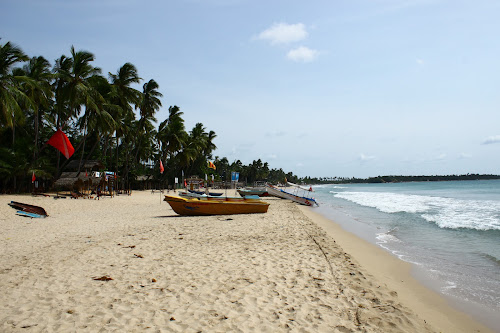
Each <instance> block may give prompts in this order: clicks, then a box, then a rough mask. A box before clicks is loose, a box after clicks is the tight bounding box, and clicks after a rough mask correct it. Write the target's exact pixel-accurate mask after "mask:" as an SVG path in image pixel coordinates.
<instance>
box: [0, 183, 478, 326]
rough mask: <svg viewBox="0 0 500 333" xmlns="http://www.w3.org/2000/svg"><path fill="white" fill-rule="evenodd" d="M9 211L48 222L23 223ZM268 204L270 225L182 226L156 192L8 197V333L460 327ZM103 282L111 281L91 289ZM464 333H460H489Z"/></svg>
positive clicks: (303, 219)
mask: <svg viewBox="0 0 500 333" xmlns="http://www.w3.org/2000/svg"><path fill="white" fill-rule="evenodd" d="M11 200H15V201H20V202H24V203H28V204H34V205H39V206H42V207H44V208H45V209H46V210H47V212H48V214H49V215H50V216H49V217H48V218H46V219H29V218H24V217H20V216H16V215H15V210H14V209H12V208H10V207H9V206H8V205H7V203H8V202H10V201H11ZM267 200H269V202H270V203H271V205H270V207H269V211H268V213H266V214H252V215H232V216H213V217H179V216H177V215H176V214H175V213H174V212H173V211H172V210H171V209H170V207H169V206H168V204H167V203H165V202H163V201H160V194H159V193H158V192H156V194H151V192H149V191H146V192H134V193H133V194H132V195H131V196H118V197H115V198H103V199H101V200H99V201H97V200H87V199H78V200H72V199H69V198H68V199H58V200H55V199H53V198H47V197H31V196H0V223H1V225H2V228H1V229H0V237H1V238H0V239H1V242H0V244H1V245H0V246H1V247H0V250H1V254H2V255H1V257H0V292H1V295H2V296H1V299H0V331H1V332H101V331H102V332H106V331H117V332H288V331H292V332H359V331H366V332H439V331H443V332H447V331H448V329H450V327H454V326H449V325H444V326H440V323H439V320H438V321H436V320H431V321H429V320H426V317H425V316H428V313H425V312H422V311H421V310H420V309H419V308H418V307H416V308H413V303H411V302H408V301H407V300H406V299H404V300H402V299H401V298H400V296H399V295H398V293H397V292H396V291H395V290H394V289H392V288H391V286H390V284H387V282H388V281H389V280H383V279H382V280H381V279H379V278H377V279H376V278H375V277H373V276H372V274H371V272H370V273H369V272H368V271H367V270H366V268H365V267H364V266H363V267H362V266H360V265H359V264H358V263H357V261H355V260H353V259H352V258H351V255H349V254H347V253H345V250H344V249H343V248H341V247H340V246H339V245H338V244H337V243H336V242H335V241H334V238H332V237H331V235H330V234H328V233H326V232H325V231H324V229H322V228H321V227H319V226H318V224H316V223H315V222H313V220H312V219H311V217H307V216H306V215H304V213H303V212H301V210H300V209H299V208H298V207H297V205H296V204H293V203H291V202H288V201H285V200H280V199H274V198H270V199H267ZM312 218H313V219H314V220H316V218H315V217H312ZM334 236H335V235H334ZM101 277H110V278H111V279H112V280H109V281H99V280H94V278H101ZM398 288H399V287H398ZM403 289H404V288H403ZM405 297H406V296H405ZM442 306H443V305H442V304H439V307H442ZM439 309H440V308H438V309H437V311H439ZM419 311H420V312H419ZM425 321H427V323H426V322H425ZM467 323H469V324H471V325H472V326H466V327H464V329H462V330H458V331H464V332H465V331H469V332H470V330H468V329H469V328H470V327H474V328H475V331H478V330H480V331H481V332H483V331H485V330H484V328H482V327H480V326H479V325H477V326H474V325H476V324H475V323H474V322H472V321H467ZM476 328H477V329H476Z"/></svg>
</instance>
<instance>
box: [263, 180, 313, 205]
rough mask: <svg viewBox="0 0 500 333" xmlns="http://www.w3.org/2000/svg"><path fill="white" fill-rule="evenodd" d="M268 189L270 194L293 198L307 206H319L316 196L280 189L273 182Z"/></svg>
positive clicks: (268, 185)
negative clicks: (301, 194)
mask: <svg viewBox="0 0 500 333" xmlns="http://www.w3.org/2000/svg"><path fill="white" fill-rule="evenodd" d="M266 189H267V192H268V193H269V195H272V196H275V197H278V198H282V199H288V200H292V201H294V202H297V203H299V204H301V205H306V206H314V205H316V206H319V204H318V203H317V202H316V200H314V198H311V197H306V196H300V195H297V194H294V193H291V192H288V191H285V190H283V189H280V188H278V187H276V186H273V185H271V184H267V185H266Z"/></svg>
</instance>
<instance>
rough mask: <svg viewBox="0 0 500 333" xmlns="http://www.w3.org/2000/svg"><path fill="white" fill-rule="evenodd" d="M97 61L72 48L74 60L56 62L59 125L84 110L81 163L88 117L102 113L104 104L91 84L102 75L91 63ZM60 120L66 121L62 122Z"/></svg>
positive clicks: (64, 59) (62, 58) (63, 57)
mask: <svg viewBox="0 0 500 333" xmlns="http://www.w3.org/2000/svg"><path fill="white" fill-rule="evenodd" d="M94 59H95V57H94V55H93V54H92V53H90V52H88V51H78V52H77V51H75V48H74V47H73V46H71V58H67V57H65V56H62V57H61V58H60V59H59V60H58V61H57V62H56V67H55V71H56V75H57V80H56V85H57V87H56V94H57V96H56V102H57V105H58V109H59V111H60V113H59V117H58V125H60V126H64V125H65V123H66V122H67V121H68V120H69V119H70V118H78V116H79V114H80V111H81V108H82V106H85V114H84V117H83V118H84V119H83V120H84V121H83V122H82V123H80V125H81V128H82V129H83V132H84V135H83V140H82V141H81V142H80V145H79V146H78V147H76V149H75V151H77V150H78V149H79V148H80V147H83V148H82V155H81V156H82V157H81V158H80V159H83V154H84V152H85V141H86V138H87V134H88V128H87V125H88V120H89V114H90V113H96V112H100V110H102V109H103V104H104V103H105V101H104V98H103V97H102V96H101V94H100V93H99V92H98V91H97V90H96V88H95V87H94V86H93V85H92V84H91V78H92V77H94V76H96V75H99V74H100V72H101V69H100V68H98V67H94V66H92V64H91V62H92V61H94ZM63 110H64V111H63ZM61 116H63V117H64V118H63V119H62V120H61V118H60V117H61ZM58 162H59V159H58ZM58 166H59V163H58ZM58 173H59V167H58Z"/></svg>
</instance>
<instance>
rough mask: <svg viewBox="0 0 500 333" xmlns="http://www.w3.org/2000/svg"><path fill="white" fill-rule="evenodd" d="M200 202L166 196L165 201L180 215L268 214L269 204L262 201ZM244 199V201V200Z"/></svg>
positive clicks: (229, 200) (192, 199)
mask: <svg viewBox="0 0 500 333" xmlns="http://www.w3.org/2000/svg"><path fill="white" fill-rule="evenodd" d="M221 199H224V198H221ZM221 199H219V200H200V199H199V198H190V199H188V198H181V197H174V196H170V195H166V196H165V199H164V201H166V202H168V204H169V205H170V207H172V209H173V210H174V212H176V213H177V214H179V215H191V216H193V215H195V216H196V215H232V214H254V213H266V212H267V209H268V208H269V204H268V203H267V202H265V201H262V200H260V199H253V198H251V199H243V198H239V199H240V200H238V201H236V200H231V199H230V198H228V200H221ZM242 199H243V200H242Z"/></svg>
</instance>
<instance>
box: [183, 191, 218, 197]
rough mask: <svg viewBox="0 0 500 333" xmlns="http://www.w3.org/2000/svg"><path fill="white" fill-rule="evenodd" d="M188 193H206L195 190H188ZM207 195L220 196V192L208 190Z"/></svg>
mask: <svg viewBox="0 0 500 333" xmlns="http://www.w3.org/2000/svg"><path fill="white" fill-rule="evenodd" d="M188 192H189V193H195V194H206V193H205V192H203V191H195V190H188ZM208 195H211V196H214V197H218V196H221V195H222V193H217V192H208Z"/></svg>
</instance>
